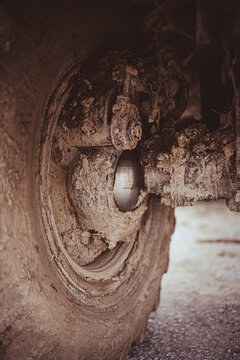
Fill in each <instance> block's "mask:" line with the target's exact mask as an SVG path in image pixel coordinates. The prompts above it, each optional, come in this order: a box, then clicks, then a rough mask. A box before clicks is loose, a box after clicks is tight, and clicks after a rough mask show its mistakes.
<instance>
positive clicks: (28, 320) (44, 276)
mask: <svg viewBox="0 0 240 360" xmlns="http://www.w3.org/2000/svg"><path fill="white" fill-rule="evenodd" d="M70 5H71V4H70ZM70 5H69V4H68V7H67V6H65V7H64V6H62V7H58V8H54V9H52V10H51V9H50V11H48V10H49V9H45V8H44V7H41V11H42V13H41V16H40V15H39V9H38V11H37V10H36V8H32V9H31V8H21V5H18V6H19V8H17V6H16V7H15V8H14V10H13V8H12V7H11V5H9V6H7V5H6V6H5V7H4V6H3V9H2V10H1V15H2V16H1V21H2V24H1V29H2V30H1V31H2V32H3V35H4V36H3V41H2V40H1V41H2V42H1V43H0V46H1V47H2V48H1V50H2V53H1V59H0V60H1V80H0V119H1V120H0V147H1V148H0V164H1V166H0V178H1V183H0V186H1V188H0V199H1V201H0V204H1V211H0V216H1V219H0V223H1V229H0V231H1V233H0V234H1V235H0V236H1V238H0V249H1V252H0V263H1V292H0V303H1V321H0V331H1V338H0V340H1V350H0V357H1V359H55V358H56V359H88V360H89V359H99V360H100V359H111V360H113V359H125V358H126V356H127V353H128V349H129V347H130V346H131V344H132V343H133V342H136V343H139V342H141V341H142V340H143V335H144V330H145V326H146V323H147V320H148V316H149V313H150V312H151V311H152V310H154V309H156V307H157V305H158V302H159V292H160V283H161V277H162V275H163V273H164V272H166V270H167V266H168V251H169V240H170V236H171V233H172V231H173V228H174V213H173V210H172V209H170V208H168V207H165V206H163V205H161V203H160V200H159V199H158V198H155V197H152V198H149V200H148V203H147V210H146V212H145V213H144V215H143V217H142V219H141V225H140V228H139V232H138V233H137V238H136V240H135V242H134V245H133V246H132V248H131V251H130V252H129V255H128V256H127V257H126V258H125V260H124V266H123V268H122V273H121V275H119V278H121V284H119V285H117V286H110V285H109V284H114V283H116V284H118V283H117V281H118V280H116V278H110V279H108V280H106V281H103V279H102V278H101V279H100V280H98V278H94V279H91V280H89V282H88V277H87V275H86V276H85V278H84V283H83V280H82V279H81V282H80V283H78V276H77V275H76V273H74V271H72V272H70V273H68V271H67V270H66V268H65V267H64V266H63V260H62V258H61V249H59V248H57V247H56V248H55V250H56V253H54V251H53V250H52V247H51V239H52V236H53V235H52V230H54V229H53V228H54V222H53V223H51V221H50V223H49V222H48V227H47V226H46V218H45V215H44V214H45V213H44V209H45V208H46V205H45V203H46V197H47V194H46V189H47V187H45V188H44V189H45V190H44V191H41V188H42V186H43V184H45V182H46V179H44V178H43V173H42V169H43V167H44V166H45V167H46V164H45V165H44V156H43V155H42V154H43V146H44V144H45V143H46V142H47V141H48V137H49V136H50V135H49V134H50V132H51V129H50V130H49V131H50V132H49V131H46V129H47V127H48V125H49V124H47V125H46V123H48V121H47V117H46V109H47V107H49V99H50V98H51V96H52V94H53V93H54V91H55V90H56V88H57V86H58V84H59V81H60V79H62V78H63V77H64V74H66V73H67V72H68V71H69V69H71V68H72V67H74V66H75V65H76V64H77V63H80V62H81V61H83V60H84V59H86V57H87V56H90V54H91V53H93V51H96V50H99V48H100V47H101V46H104V45H106V43H108V42H109V40H110V39H109V36H110V35H109V31H108V29H109V27H111V29H112V32H113V33H114V31H115V35H116V36H118V35H119V33H121V31H122V34H124V32H125V34H126V33H127V34H128V31H126V24H124V29H123V26H122V25H121V24H119V21H118V20H117V19H119V16H118V10H117V11H116V9H115V10H114V11H115V12H114V11H113V10H111V9H109V4H108V7H107V9H108V10H107V11H108V12H110V11H112V12H111V16H106V9H104V7H103V6H100V8H98V9H95V12H94V11H93V9H90V10H88V9H87V8H84V9H83V8H81V7H80V6H79V7H76V8H73V7H71V6H70ZM22 6H23V5H22ZM28 6H29V7H30V6H31V5H29V4H28ZM83 13H84V16H85V18H84V19H85V20H84V21H83V22H81V20H80V19H81V16H83V15H82V14H83ZM114 14H115V15H114ZM25 16H27V19H28V21H25V20H24V19H25ZM114 16H115V17H114ZM86 19H89V20H88V21H87V20H86ZM93 19H94V21H93ZM106 19H108V21H106ZM108 22H110V23H108ZM93 23H94V24H93ZM50 24H51V26H50ZM119 29H120V30H119ZM107 34H108V35H107ZM122 34H121V36H122ZM44 174H45V175H46V174H47V172H46V171H45V172H44ZM47 175H48V174H47ZM49 229H50V230H49ZM135 252H136V253H138V261H135V260H134V256H135ZM116 259H117V258H116ZM111 261H113V260H112V259H111ZM59 264H60V265H61V266H60V265H59ZM65 270H66V273H67V276H66V274H65V273H64V271H65ZM61 272H62V273H61ZM92 272H93V271H92ZM94 272H95V273H97V271H96V269H95V270H94ZM63 273H64V274H63ZM69 274H70V275H69ZM88 283H90V287H88ZM76 284H77V285H76ZM84 284H85V285H86V286H85V285H84ZM75 285H76V286H75ZM103 288H104V291H102V289H103Z"/></svg>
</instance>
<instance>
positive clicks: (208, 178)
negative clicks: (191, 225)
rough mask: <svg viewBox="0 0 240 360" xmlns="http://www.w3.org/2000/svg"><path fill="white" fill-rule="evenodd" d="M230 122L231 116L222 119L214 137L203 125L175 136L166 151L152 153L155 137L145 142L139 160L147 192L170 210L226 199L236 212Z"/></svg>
mask: <svg viewBox="0 0 240 360" xmlns="http://www.w3.org/2000/svg"><path fill="white" fill-rule="evenodd" d="M230 120H231V114H227V115H224V116H222V117H221V121H222V122H223V123H224V124H223V126H222V128H221V129H219V130H218V131H216V132H215V133H213V134H210V133H209V132H208V130H207V129H206V127H205V126H204V125H198V126H196V127H189V128H186V129H184V130H182V131H181V132H178V133H176V138H175V141H174V144H173V145H172V147H171V149H170V151H168V152H163V151H160V152H159V153H156V152H155V153H154V152H151V148H154V147H155V148H156V143H157V142H158V141H159V138H158V137H155V138H154V139H152V140H151V141H150V142H148V143H147V144H146V149H145V156H144V155H143V157H142V158H143V164H144V173H145V175H144V177H145V186H146V188H147V192H148V193H154V194H156V195H160V196H161V198H162V202H163V203H164V204H166V205H170V206H172V207H177V206H186V205H192V204H194V203H196V202H197V201H201V200H218V199H225V200H227V204H228V206H229V208H230V209H231V210H235V211H239V210H240V207H239V199H238V195H237V194H238V191H237V188H236V182H235V166H234V164H235V141H234V132H233V130H232V127H231V125H230ZM149 151H150V153H149ZM146 152H148V153H149V154H150V155H146ZM143 153H144V152H143Z"/></svg>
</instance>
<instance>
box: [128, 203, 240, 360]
mask: <svg viewBox="0 0 240 360" xmlns="http://www.w3.org/2000/svg"><path fill="white" fill-rule="evenodd" d="M176 219H177V226H176V230H175V233H174V234H173V237H172V244H171V251H170V266H169V270H168V273H167V274H166V275H165V276H164V278H163V283H162V294H161V304H160V307H159V308H158V310H157V311H156V312H155V313H152V315H151V317H150V320H149V322H148V327H147V331H146V336H145V340H144V342H143V344H142V345H140V346H133V347H132V348H131V350H130V352H129V356H128V360H130V359H131V360H143V359H144V360H145V359H147V360H151V359H152V360H153V359H154V360H157V359H162V360H165V359H177V360H181V359H184V360H185V359H191V360H195V359H202V360H208V359H214V360H220V359H224V360H225V359H231V360H232V359H240V214H239V213H232V212H230V211H229V210H228V208H227V207H226V206H225V203H224V202H222V201H220V202H211V203H203V204H197V205H195V206H194V207H189V208H178V209H177V210H176Z"/></svg>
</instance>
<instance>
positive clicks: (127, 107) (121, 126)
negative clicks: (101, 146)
mask: <svg viewBox="0 0 240 360" xmlns="http://www.w3.org/2000/svg"><path fill="white" fill-rule="evenodd" d="M112 110H113V114H114V115H113V118H112V121H111V130H110V132H111V139H112V143H113V145H114V147H115V148H116V149H118V150H132V149H134V148H135V147H136V146H137V143H138V141H139V140H140V139H141V136H142V124H141V121H140V115H139V111H138V109H137V107H136V105H134V104H132V103H131V102H130V101H129V98H128V97H126V96H123V95H119V96H118V97H117V101H116V104H115V105H114V106H113V109H112Z"/></svg>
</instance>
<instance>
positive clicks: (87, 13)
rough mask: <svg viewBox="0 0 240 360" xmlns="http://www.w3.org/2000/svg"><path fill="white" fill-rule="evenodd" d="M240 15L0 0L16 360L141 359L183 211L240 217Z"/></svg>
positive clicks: (4, 191) (183, 2) (8, 319)
mask: <svg viewBox="0 0 240 360" xmlns="http://www.w3.org/2000/svg"><path fill="white" fill-rule="evenodd" d="M239 12H240V9H239V2H238V1H237V0H236V1H225V0H196V1H195V0H178V1H177V0H175V1H174V0H155V1H154V0H129V1H127V0H121V1H117V0H116V1H106V0H103V1H98V0H89V1H74V0H68V1H54V0H51V1H42V0H41V1H40V0H35V1H30V0H24V1H13V0H1V1H0V199H1V202H0V204H1V207H0V216H1V218H0V219H1V220H0V259H1V260H0V261H1V262H0V263H1V286H0V303H1V316H0V319H1V320H0V328H1V359H24V360H27V359H29V360H30V359H58V360H60V359H64V360H66V359H68V360H73V359H86V360H90V359H94V360H100V359H110V360H114V359H117V360H120V359H126V357H127V354H128V350H129V347H130V346H131V344H133V343H141V342H142V340H143V337H144V331H145V328H146V324H147V321H148V316H149V314H150V312H151V311H152V310H154V309H156V308H157V306H158V304H159V294H160V287H161V285H160V284H161V277H162V275H163V274H164V272H166V270H167V267H168V251H169V241H170V237H171V234H172V232H173V230H174V208H175V207H177V206H185V205H192V204H194V203H195V202H196V201H199V200H217V199H226V201H227V205H228V206H229V207H230V209H231V210H235V211H239V209H240V107H239V104H240V91H239V59H240V57H239V56H240V42H239V41H240V20H239ZM206 261H207V259H206ZM179 301H181V299H179Z"/></svg>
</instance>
